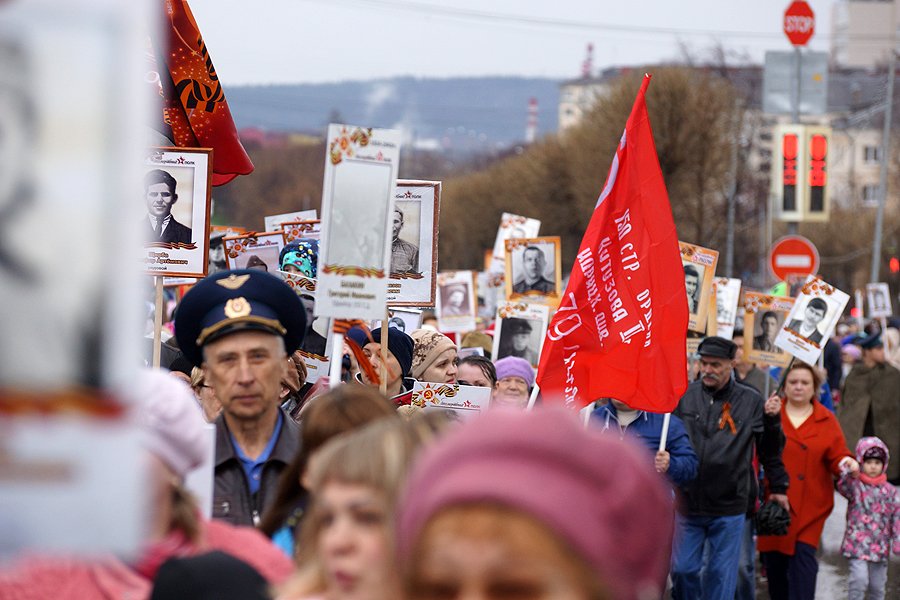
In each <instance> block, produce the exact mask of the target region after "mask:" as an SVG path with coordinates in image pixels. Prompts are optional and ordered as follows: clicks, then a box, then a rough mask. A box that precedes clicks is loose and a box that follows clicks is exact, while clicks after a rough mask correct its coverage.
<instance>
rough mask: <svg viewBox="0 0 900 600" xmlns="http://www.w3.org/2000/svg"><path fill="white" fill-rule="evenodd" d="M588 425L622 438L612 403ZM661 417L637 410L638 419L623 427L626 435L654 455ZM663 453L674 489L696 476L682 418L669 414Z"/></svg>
mask: <svg viewBox="0 0 900 600" xmlns="http://www.w3.org/2000/svg"><path fill="white" fill-rule="evenodd" d="M591 424H592V425H594V426H599V427H601V428H602V429H603V430H606V431H609V432H610V433H617V434H619V436H620V437H621V435H622V434H621V433H620V432H621V431H622V428H621V427H620V426H619V419H618V415H617V414H616V407H615V406H613V405H612V403H609V404H605V405H603V406H601V407H599V408H597V409H595V410H594V412H592V413H591ZM662 426H663V415H661V414H658V413H650V412H646V411H640V414H639V415H638V418H637V419H635V420H634V421H632V422H631V424H629V425H628V426H627V427H626V428H625V433H626V434H627V435H633V436H635V437H637V438H638V439H640V440H641V442H642V443H643V444H644V445H645V446H647V448H648V449H649V450H650V452H651V453H652V455H653V456H655V455H656V452H657V451H658V450H659V440H660V438H661V437H662ZM666 452H668V453H669V470H668V471H666V475H667V476H668V477H669V480H670V481H671V482H672V483H673V484H675V485H676V486H682V485H684V484H686V483H687V482H689V481H692V480H693V479H694V478H695V477H696V476H697V465H698V461H697V455H696V454H695V453H694V447H693V446H691V440H690V438H688V434H687V431H686V430H685V428H684V423H682V422H681V419H679V418H678V417H676V416H675V415H672V417H671V419H670V420H669V436H668V437H667V438H666Z"/></svg>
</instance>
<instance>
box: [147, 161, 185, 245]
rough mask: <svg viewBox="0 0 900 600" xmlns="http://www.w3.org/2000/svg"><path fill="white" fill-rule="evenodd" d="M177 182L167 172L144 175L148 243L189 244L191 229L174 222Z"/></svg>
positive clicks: (157, 171)
mask: <svg viewBox="0 0 900 600" xmlns="http://www.w3.org/2000/svg"><path fill="white" fill-rule="evenodd" d="M177 185H178V182H177V181H176V180H175V178H174V177H172V175H171V174H170V173H169V172H168V171H164V170H162V169H153V170H152V171H148V172H147V174H146V175H144V200H145V202H146V203H147V219H148V220H149V226H150V229H149V231H148V234H147V239H148V240H149V241H150V242H164V243H170V244H176V243H182V244H190V243H191V228H190V227H187V226H186V225H183V224H181V223H179V222H178V221H176V220H175V217H174V216H173V215H172V207H173V205H174V204H175V203H176V202H177V201H178V192H177V189H176V188H177Z"/></svg>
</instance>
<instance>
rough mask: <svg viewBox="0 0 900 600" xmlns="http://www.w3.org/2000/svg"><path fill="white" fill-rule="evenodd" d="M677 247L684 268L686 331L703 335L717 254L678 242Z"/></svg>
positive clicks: (717, 258) (700, 247)
mask: <svg viewBox="0 0 900 600" xmlns="http://www.w3.org/2000/svg"><path fill="white" fill-rule="evenodd" d="M678 246H679V247H680V249H681V264H682V266H683V267H684V287H685V291H686V292H687V304H688V315H689V316H688V329H690V330H691V331H696V332H698V333H705V332H706V319H707V314H706V313H707V310H708V309H709V294H710V288H712V285H713V279H714V278H715V275H716V263H717V262H718V260H719V253H718V252H716V251H715V250H710V249H709V248H704V247H702V246H696V245H694V244H688V243H687V242H678Z"/></svg>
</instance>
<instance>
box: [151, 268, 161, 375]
mask: <svg viewBox="0 0 900 600" xmlns="http://www.w3.org/2000/svg"><path fill="white" fill-rule="evenodd" d="M155 279H156V303H155V304H154V309H155V310H154V312H153V368H154V369H158V368H159V366H160V362H161V358H160V357H161V354H162V312H163V278H162V277H156V278H155Z"/></svg>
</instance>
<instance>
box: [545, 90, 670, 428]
mask: <svg viewBox="0 0 900 600" xmlns="http://www.w3.org/2000/svg"><path fill="white" fill-rule="evenodd" d="M649 83H650V76H649V75H645V76H644V82H643V85H641V90H640V92H638V95H637V99H636V100H635V102H634V107H633V108H632V109H631V116H630V117H628V122H627V124H626V125H625V133H624V134H622V139H621V140H620V142H619V146H618V148H617V150H616V156H615V158H614V159H613V163H612V167H611V168H610V170H609V175H608V177H607V179H606V185H604V187H603V191H602V193H601V194H600V198H599V200H597V206H596V207H595V208H594V214H593V216H592V217H591V222H590V223H589V224H588V228H587V231H586V232H585V234H584V239H582V240H581V247H580V249H579V251H578V257H577V259H576V261H575V265H574V267H573V268H572V275H571V277H570V279H569V285H568V287H567V288H566V291H565V294H563V299H562V302H561V303H560V307H559V310H558V311H557V312H556V314H555V315H554V317H553V320H552V321H551V322H550V327H549V329H548V331H547V338H546V339H545V341H544V348H543V351H542V352H541V362H540V366H539V368H538V375H537V381H538V384H539V385H540V387H541V392H542V394H543V397H544V398H545V402H548V403H556V402H560V403H561V402H565V404H566V406H568V407H570V408H573V409H580V408H581V407H583V406H585V405H587V404H588V403H590V402H592V401H594V400H596V399H597V398H603V397H611V398H616V399H618V400H621V401H622V402H625V403H626V404H628V405H630V406H632V407H634V408H638V409H643V410H649V411H653V412H669V411H671V410H672V409H673V408H675V406H676V405H677V404H678V400H679V398H680V397H681V395H682V394H683V393H684V390H685V388H686V387H687V348H686V337H687V325H688V307H687V300H686V298H687V292H686V291H685V288H684V275H683V269H682V265H681V256H680V253H679V249H678V236H677V234H676V232H675V223H674V222H673V220H672V210H671V208H670V207H669V197H668V194H667V193H666V186H665V183H664V182H663V178H662V172H661V171H660V168H659V161H658V159H657V157H656V147H655V145H654V144H653V133H652V132H651V130H650V120H649V118H648V116H647V105H646V101H645V97H644V96H645V93H646V91H647V86H648V84H649Z"/></svg>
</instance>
